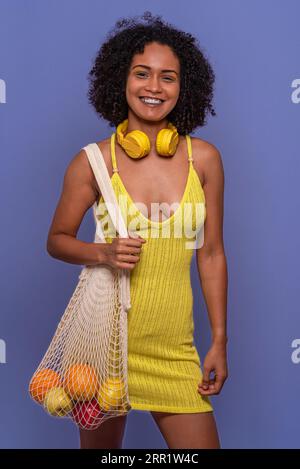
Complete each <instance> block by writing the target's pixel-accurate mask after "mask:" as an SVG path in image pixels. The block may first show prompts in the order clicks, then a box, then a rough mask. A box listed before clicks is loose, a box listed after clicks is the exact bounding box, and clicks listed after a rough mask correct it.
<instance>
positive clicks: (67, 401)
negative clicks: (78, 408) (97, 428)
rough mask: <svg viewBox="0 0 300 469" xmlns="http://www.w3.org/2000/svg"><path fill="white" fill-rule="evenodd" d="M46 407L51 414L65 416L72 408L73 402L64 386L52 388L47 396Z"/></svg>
mask: <svg viewBox="0 0 300 469" xmlns="http://www.w3.org/2000/svg"><path fill="white" fill-rule="evenodd" d="M44 407H45V408H46V410H47V411H48V412H49V414H51V415H54V416H56V417H64V416H65V415H66V414H68V413H69V412H70V411H71V410H72V408H73V403H72V400H71V398H70V397H69V396H68V394H67V393H66V391H65V390H64V388H52V389H50V391H48V392H47V394H46V396H45V399H44Z"/></svg>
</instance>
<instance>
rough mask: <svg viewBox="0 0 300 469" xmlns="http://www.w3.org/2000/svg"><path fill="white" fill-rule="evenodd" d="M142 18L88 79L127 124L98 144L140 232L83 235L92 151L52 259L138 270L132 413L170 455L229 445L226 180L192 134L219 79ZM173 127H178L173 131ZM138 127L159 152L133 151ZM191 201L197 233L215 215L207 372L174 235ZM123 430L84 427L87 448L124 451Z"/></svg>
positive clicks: (70, 192) (104, 51)
mask: <svg viewBox="0 0 300 469" xmlns="http://www.w3.org/2000/svg"><path fill="white" fill-rule="evenodd" d="M143 19H144V20H146V24H142V23H141V22H140V23H139V22H137V21H136V19H127V20H123V21H119V22H118V23H117V25H116V28H117V30H116V31H113V34H112V35H111V37H110V38H109V39H108V40H107V42H105V43H104V44H103V45H102V47H101V49H100V51H99V53H98V55H97V57H96V60H95V63H94V66H93V68H92V70H91V71H90V74H89V78H90V88H89V99H90V102H91V103H92V104H93V106H94V107H95V109H96V111H97V113H98V114H99V115H100V116H102V117H103V118H104V119H106V120H107V121H109V123H110V125H111V126H115V127H116V128H117V129H118V132H117V134H113V135H112V136H111V137H110V138H108V139H106V140H102V141H100V142H98V145H99V148H100V149H101V151H102V154H103V156H104V159H105V162H106V165H107V168H108V171H109V174H110V177H111V180H112V184H113V187H114V191H115V193H116V195H117V196H121V195H122V196H125V197H126V200H127V201H128V205H129V206H131V208H133V209H134V211H135V216H136V217H137V220H138V222H139V226H138V228H137V229H136V230H131V231H130V236H129V238H120V237H116V236H115V237H112V238H111V237H110V236H109V233H108V235H107V238H106V239H107V241H108V242H107V243H106V244H104V245H99V244H94V243H86V242H82V241H80V240H77V239H76V235H77V231H78V229H79V226H80V224H81V221H82V219H83V216H84V214H85V213H86V211H87V210H88V209H89V208H90V207H91V206H92V205H93V204H94V202H95V201H98V202H99V204H100V203H101V200H102V201H103V199H102V198H101V194H100V191H99V188H98V187H97V183H96V180H95V178H94V175H93V172H92V170H91V168H90V166H89V163H88V159H87V157H86V154H85V152H84V151H83V150H82V151H80V152H79V153H78V154H77V155H76V156H75V157H74V158H73V160H72V161H71V162H70V164H69V166H68V168H67V171H66V174H65V178H64V186H63V191H62V195H61V198H60V201H59V203H58V206H57V209H56V212H55V214H54V218H53V221H52V225H51V227H50V231H49V237H48V252H49V253H50V254H51V255H52V256H53V257H55V258H59V259H61V260H64V261H66V262H70V263H74V264H81V265H88V264H90V265H92V264H98V263H103V264H107V265H110V266H111V267H113V268H116V269H118V268H124V269H129V270H130V271H131V304H132V307H131V309H130V310H129V312H128V390H129V396H130V402H131V406H132V408H133V409H140V410H149V411H150V412H151V415H152V417H153V419H154V421H155V422H156V424H157V425H158V428H159V429H160V431H161V433H162V435H163V437H164V438H165V441H166V443H167V445H168V447H169V448H219V447H220V442H219V438H218V432H217V428H216V423H215V419H214V416H213V408H212V405H211V402H210V400H209V396H211V395H214V394H218V393H219V392H220V390H221V388H222V386H223V383H224V381H225V379H226V377H227V360H226V344H227V335H226V295H227V268H226V258H225V253H224V246H223V239H222V222H223V189H224V174H223V166H222V161H221V156H220V153H219V151H218V150H217V149H216V147H215V146H214V145H212V144H210V143H208V142H206V141H205V140H202V139H200V138H195V137H194V138H190V137H189V133H190V132H191V131H192V130H194V129H195V128H196V127H197V126H201V125H204V123H205V117H206V114H207V113H208V112H210V113H211V114H212V115H215V111H214V109H213V108H212V105H211V101H212V94H213V82H214V74H213V71H212V69H211V67H210V65H209V62H208V61H207V59H206V58H205V57H204V55H203V53H202V52H201V51H200V49H199V48H198V47H197V46H196V45H195V39H194V38H193V37H192V36H191V35H190V34H187V33H184V32H182V31H179V30H177V29H175V28H174V27H172V26H170V25H169V24H165V23H164V22H163V21H162V20H161V19H160V17H152V15H151V13H149V12H146V13H145V14H144V15H143ZM169 123H171V124H172V125H173V126H175V127H168V124H169ZM167 128H168V129H171V130H169V132H171V134H170V133H169V134H168V135H169V136H170V135H171V136H172V137H171V140H170V141H167V142H162V140H163V139H161V138H160V137H159V132H160V131H161V130H162V129H167ZM136 130H139V131H142V132H144V134H146V136H148V138H149V142H150V146H148V147H147V145H146V140H147V138H145V137H143V138H142V139H137V141H135V143H136V145H135V147H134V148H133V147H132V144H131V147H132V153H131V154H130V151H129V150H128V147H126V144H125V143H124V139H125V138H126V136H128V135H129V134H130V132H133V131H136ZM131 135H132V134H131ZM133 135H136V133H134V134H133ZM160 135H161V134H160ZM149 142H148V144H149ZM131 143H132V142H131ZM165 147H167V152H166V153H164V151H165V150H166V148H165ZM168 151H169V153H168ZM153 203H156V204H157V203H158V204H162V205H161V206H160V210H158V211H156V212H155V213H153V210H150V208H151V204H153ZM176 203H177V208H175V209H174V204H175V205H176ZM204 203H205V211H206V214H205V218H203V217H202V218H201V217H200V221H199V220H198V222H196V221H195V220H196V218H195V211H194V209H195V207H196V205H197V204H198V205H202V206H203V204H204ZM185 205H187V206H188V205H191V206H192V207H193V210H192V212H189V213H190V216H189V218H188V221H190V222H192V228H196V229H198V231H197V233H199V231H200V230H199V229H200V228H201V227H203V224H204V219H205V224H204V239H205V241H204V244H203V243H202V246H200V247H199V244H198V245H197V247H198V248H197V250H196V256H197V265H198V272H199V277H200V282H201V286H202V290H203V294H204V297H205V301H206V306H207V309H208V313H209V319H210V324H211V330H212V343H211V347H210V349H209V351H208V353H207V355H206V357H205V359H204V361H203V373H202V370H201V367H200V359H199V356H198V353H197V350H196V348H195V345H194V342H193V330H194V324H193V316H192V305H193V297H192V290H191V286H190V262H191V257H192V254H193V252H194V251H193V249H188V248H187V244H186V243H187V241H188V236H187V235H185V234H184V235H183V236H181V237H175V236H174V225H175V224H176V223H178V222H179V220H180V219H179V215H180V210H181V209H184V208H185V207H184V206H185ZM138 206H139V208H138ZM141 206H142V207H143V208H140V207H141ZM166 207H167V208H166ZM170 207H171V209H172V210H171V209H170ZM202 213H203V212H202ZM104 215H105V214H104ZM131 216H132V215H131ZM155 218H156V219H155ZM100 220H101V222H102V220H103V218H102V217H100ZM127 222H128V219H127ZM166 225H169V227H171V228H170V232H169V236H165V237H163V236H162V228H165V227H166ZM103 228H105V227H104V225H103ZM195 236H196V235H194V238H193V239H194V240H195V239H197V238H195ZM211 373H212V374H213V376H212V375H211ZM125 424H126V416H120V417H114V418H111V419H108V420H107V421H105V422H104V423H103V424H102V425H101V426H100V428H99V429H97V430H95V431H90V430H80V440H81V448H120V447H122V439H123V434H124V430H125Z"/></svg>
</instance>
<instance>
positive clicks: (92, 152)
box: [82, 143, 131, 310]
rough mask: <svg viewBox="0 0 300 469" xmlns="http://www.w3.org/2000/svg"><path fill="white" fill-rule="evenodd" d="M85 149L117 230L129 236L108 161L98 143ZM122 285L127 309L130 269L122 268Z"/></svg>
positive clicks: (124, 303)
mask: <svg viewBox="0 0 300 469" xmlns="http://www.w3.org/2000/svg"><path fill="white" fill-rule="evenodd" d="M82 149H83V150H85V152H86V154H87V157H88V160H89V162H90V165H91V167H92V170H93V173H94V175H95V178H96V181H97V183H98V186H99V189H100V192H101V194H102V196H103V199H104V201H105V203H106V206H107V210H108V213H109V216H110V218H111V220H112V223H113V225H114V228H115V230H116V231H117V232H118V233H119V235H120V236H121V237H122V238H128V237H129V236H128V232H127V229H126V225H125V222H124V219H123V216H122V213H121V210H120V207H119V205H118V202H117V198H116V194H115V192H114V190H113V187H112V183H111V179H110V176H109V173H108V170H107V167H106V163H105V160H104V157H103V155H102V152H101V150H100V148H99V146H98V145H97V144H96V143H90V144H89V145H86V146H85V147H83V148H82ZM96 210H97V203H96V202H95V203H94V204H93V213H94V219H95V223H96V234H97V235H98V237H99V238H100V240H102V241H104V234H103V231H102V228H101V223H100V221H99V220H98V218H97V216H96ZM120 287H121V292H120V294H121V301H122V304H123V306H124V308H125V309H126V310H128V309H130V308H131V302H130V271H128V270H126V269H120Z"/></svg>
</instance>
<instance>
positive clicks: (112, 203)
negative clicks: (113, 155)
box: [29, 143, 131, 430]
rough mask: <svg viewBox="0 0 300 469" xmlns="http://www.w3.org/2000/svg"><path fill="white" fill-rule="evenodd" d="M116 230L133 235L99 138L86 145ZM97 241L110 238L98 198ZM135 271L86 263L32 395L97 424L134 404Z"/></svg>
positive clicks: (59, 412) (83, 422)
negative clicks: (130, 366) (130, 319)
mask: <svg viewBox="0 0 300 469" xmlns="http://www.w3.org/2000/svg"><path fill="white" fill-rule="evenodd" d="M83 149H84V150H85V152H86V154H87V157H88V159H89V162H90V164H91V167H92V169H93V172H94V174H95V177H96V180H97V183H98V186H99V189H100V191H101V194H102V195H103V198H104V200H105V202H106V206H107V209H108V212H109V217H110V218H111V221H112V223H113V226H114V228H115V230H116V232H118V233H119V235H120V236H121V237H124V238H125V237H128V232H127V229H126V227H125V223H124V220H123V218H122V214H121V211H120V207H119V205H118V203H117V199H116V195H115V193H114V191H113V188H112V184H111V180H110V177H109V173H108V171H107V167H106V164H105V161H104V159H103V155H102V153H101V151H100V149H99V147H98V145H97V144H96V143H91V144H89V145H87V146H86V147H84V148H83ZM93 215H94V219H95V223H96V232H95V238H94V242H96V243H104V242H106V240H105V237H104V234H103V231H102V228H101V225H100V221H99V220H98V219H97V203H96V202H95V203H94V205H93ZM130 307H131V304H130V272H129V271H128V270H126V269H113V268H111V267H110V266H108V265H103V264H97V265H86V266H84V267H83V269H82V270H81V273H80V275H79V282H78V284H77V286H76V288H75V291H74V292H73V295H72V297H71V299H70V301H69V303H68V305H67V307H66V310H65V311H64V313H63V316H62V317H61V320H60V322H59V324H58V326H57V329H56V331H55V334H54V337H53V339H52V341H51V343H50V345H49V347H48V350H47V351H46V353H45V356H44V357H43V359H42V361H41V363H40V364H39V366H38V368H37V369H36V371H35V373H34V375H33V376H32V378H31V381H30V383H29V393H30V396H31V398H32V399H33V400H34V401H35V402H37V403H38V404H40V405H42V406H43V407H44V409H45V410H46V411H47V412H48V413H49V414H50V415H52V416H55V417H68V418H71V419H72V420H73V421H74V422H75V424H76V425H77V426H78V427H79V428H82V429H88V430H94V429H96V428H98V427H99V426H100V425H101V423H102V422H104V421H105V420H106V419H108V418H111V417H117V416H119V415H124V414H127V413H128V412H129V411H130V409H131V405H130V401H129V395H128V382H127V312H128V310H129V309H130Z"/></svg>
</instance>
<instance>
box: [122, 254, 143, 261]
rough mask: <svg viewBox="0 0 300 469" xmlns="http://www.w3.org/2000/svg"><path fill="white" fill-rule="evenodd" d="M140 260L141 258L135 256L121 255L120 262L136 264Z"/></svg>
mask: <svg viewBox="0 0 300 469" xmlns="http://www.w3.org/2000/svg"><path fill="white" fill-rule="evenodd" d="M139 260H140V256H136V255H134V254H119V255H118V261H119V262H129V263H131V262H133V263H136V262H138V261H139Z"/></svg>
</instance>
